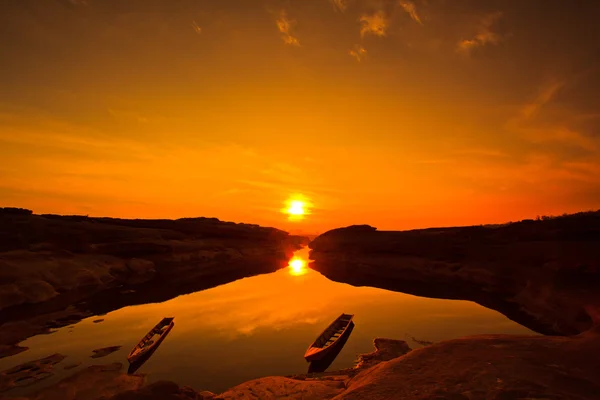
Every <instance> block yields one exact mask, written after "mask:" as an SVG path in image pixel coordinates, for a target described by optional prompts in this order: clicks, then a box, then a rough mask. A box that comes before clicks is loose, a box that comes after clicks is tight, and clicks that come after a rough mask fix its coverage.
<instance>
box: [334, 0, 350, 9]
mask: <svg viewBox="0 0 600 400" xmlns="http://www.w3.org/2000/svg"><path fill="white" fill-rule="evenodd" d="M329 1H330V2H331V3H332V4H333V6H334V7H335V9H336V10H339V11H341V12H344V11H346V9H347V8H348V0H329Z"/></svg>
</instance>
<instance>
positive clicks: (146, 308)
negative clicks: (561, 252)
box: [0, 250, 533, 396]
mask: <svg viewBox="0 0 600 400" xmlns="http://www.w3.org/2000/svg"><path fill="white" fill-rule="evenodd" d="M297 256H298V257H300V258H306V250H303V251H300V252H299V253H298V254H297ZM342 312H345V313H353V314H355V317H354V321H355V324H356V325H355V327H354V330H353V332H352V334H351V335H350V337H349V340H348V342H347V343H346V345H345V346H344V348H343V349H342V351H341V352H340V354H339V355H338V357H337V358H336V360H335V361H334V362H333V364H332V365H331V366H330V368H329V370H334V369H340V368H346V367H351V366H352V365H353V364H354V360H355V359H356V356H357V355H358V354H360V353H368V352H371V351H373V346H372V341H373V339H374V338H375V337H389V338H395V339H404V340H407V342H408V343H409V345H410V346H411V347H412V348H418V347H420V345H419V344H418V343H415V342H414V341H413V340H412V339H410V337H411V336H412V337H414V338H416V339H417V340H419V341H423V340H426V341H433V342H437V341H441V340H445V339H452V338H458V337H461V336H465V335H474V334H486V333H507V334H533V332H532V331H530V330H529V329H527V328H525V327H523V326H520V325H518V324H517V323H515V322H513V321H511V320H509V319H508V318H506V317H505V316H503V315H502V314H500V313H498V312H496V311H492V310H489V309H486V308H484V307H482V306H480V305H478V304H475V303H472V302H468V301H456V300H438V299H429V298H424V297H416V296H412V295H407V294H403V293H396V292H390V291H386V290H381V289H374V288H366V287H364V288H357V287H353V286H349V285H346V284H341V283H336V282H332V281H330V280H328V279H327V278H325V277H324V276H322V275H321V274H319V273H318V272H315V271H312V270H309V269H306V268H292V267H290V268H288V269H283V270H280V271H278V272H275V273H271V274H266V275H259V276H254V277H251V278H246V279H241V280H238V281H235V282H232V283H229V284H226V285H223V286H219V287H216V288H213V289H209V290H205V291H201V292H197V293H193V294H189V295H183V296H180V297H177V298H175V299H172V300H169V301H166V302H164V303H158V304H145V305H140V306H132V307H125V308H122V309H120V310H117V311H114V312H111V313H109V314H107V315H104V316H102V317H92V318H88V319H86V320H83V321H81V322H80V323H78V324H76V325H75V326H74V327H65V328H62V329H59V330H57V331H56V332H54V333H52V334H49V335H39V336H35V337H32V338H30V339H28V340H26V341H25V342H23V343H22V345H23V346H27V347H29V348H30V349H29V350H27V351H25V352H23V353H21V354H18V355H16V356H13V357H8V358H4V359H0V370H4V369H7V368H10V367H13V366H15V365H18V364H21V363H23V362H26V361H31V360H35V359H39V358H42V357H46V356H49V355H51V354H54V353H60V354H64V355H66V356H67V358H66V359H65V360H64V361H62V362H61V363H60V364H58V365H57V366H56V371H57V376H55V377H52V378H49V379H46V380H43V381H41V382H39V383H37V384H35V385H32V386H30V387H27V388H19V389H15V390H11V391H9V392H6V393H3V394H4V395H6V396H18V395H22V394H26V393H30V392H32V391H35V390H37V389H39V388H41V387H43V386H47V385H49V384H52V383H54V382H56V381H58V380H59V379H62V378H63V377H65V376H66V375H67V374H72V373H74V372H76V371H78V370H80V369H81V368H83V367H85V366H86V365H93V364H102V363H112V362H122V363H123V364H124V365H125V368H126V366H127V354H128V353H129V351H130V350H131V348H132V347H133V346H134V345H135V344H136V343H137V342H138V341H139V339H140V338H141V337H143V336H144V335H145V334H146V333H147V332H148V331H149V330H150V329H151V328H152V327H153V326H154V325H155V324H156V323H157V322H158V321H159V320H160V319H161V318H163V317H165V316H173V317H175V327H174V328H173V330H172V331H171V332H170V333H169V335H168V336H167V337H166V339H165V341H164V342H163V343H162V345H161V346H160V347H159V348H158V350H157V351H156V352H155V353H154V355H153V356H152V357H151V358H150V359H149V360H148V361H147V362H146V363H145V364H144V365H143V366H142V367H141V368H140V369H139V370H138V373H145V374H148V380H149V381H150V382H152V381H156V380H172V381H175V382H177V383H178V384H180V385H188V386H191V387H193V388H195V389H197V390H210V391H213V392H216V393H219V392H222V391H224V390H225V389H227V388H230V387H232V386H235V385H236V384H239V383H241V382H244V381H247V380H250V379H254V378H258V377H263V376H269V375H291V374H297V373H305V372H306V371H307V369H308V364H307V363H306V361H305V360H304V358H303V355H304V352H305V350H306V348H307V347H308V345H309V344H310V343H311V342H312V341H313V340H314V339H315V338H316V336H317V335H318V334H319V333H320V332H321V331H322V330H323V329H324V328H325V327H326V326H327V325H328V324H329V323H330V322H331V321H333V320H334V319H335V318H336V317H337V316H339V315H340V314H341V313H342ZM99 318H103V319H104V321H102V322H97V323H94V322H93V321H94V320H98V319H99ZM113 345H121V346H123V347H122V348H121V350H119V351H117V352H115V353H112V354H110V355H108V356H106V357H104V358H99V359H91V358H90V356H91V355H92V350H93V349H97V348H101V347H106V346H113ZM79 362H81V363H82V364H81V366H79V367H77V368H75V369H72V370H69V371H65V370H64V369H63V368H62V366H63V365H68V364H73V363H79Z"/></svg>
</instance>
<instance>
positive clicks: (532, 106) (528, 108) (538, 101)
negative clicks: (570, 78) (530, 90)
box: [521, 80, 565, 119]
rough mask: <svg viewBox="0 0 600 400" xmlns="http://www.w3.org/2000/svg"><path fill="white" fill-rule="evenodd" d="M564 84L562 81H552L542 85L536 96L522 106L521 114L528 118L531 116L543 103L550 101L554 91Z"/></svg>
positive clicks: (554, 93)
mask: <svg viewBox="0 0 600 400" xmlns="http://www.w3.org/2000/svg"><path fill="white" fill-rule="evenodd" d="M564 85H565V82H564V81H556V80H555V81H552V82H550V83H549V84H546V85H544V86H543V87H542V88H541V90H540V91H539V93H538V95H537V96H536V98H535V99H534V100H533V101H532V102H531V103H529V104H526V105H525V106H523V108H522V110H521V114H522V116H523V117H524V118H526V119H528V118H531V117H533V116H534V115H535V114H536V113H537V112H538V110H540V109H541V108H542V107H544V105H546V104H547V103H548V102H550V101H551V100H552V99H553V98H554V96H555V95H556V93H557V92H558V91H559V90H560V89H561V88H562V87H563V86H564Z"/></svg>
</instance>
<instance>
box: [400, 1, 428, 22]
mask: <svg viewBox="0 0 600 400" xmlns="http://www.w3.org/2000/svg"><path fill="white" fill-rule="evenodd" d="M400 7H402V8H403V9H404V11H406V12H407V13H408V15H410V17H411V18H412V19H413V20H414V21H415V22H417V23H419V24H421V25H422V24H423V22H421V18H420V17H419V14H417V7H416V6H415V3H413V2H412V1H406V0H400Z"/></svg>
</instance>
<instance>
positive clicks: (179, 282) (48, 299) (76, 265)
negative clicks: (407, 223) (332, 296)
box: [0, 208, 308, 357]
mask: <svg viewBox="0 0 600 400" xmlns="http://www.w3.org/2000/svg"><path fill="white" fill-rule="evenodd" d="M307 242H308V240H307V239H306V238H303V237H300V236H292V235H289V234H288V233H287V232H284V231H281V230H278V229H275V228H265V227H260V226H257V225H250V224H236V223H233V222H222V221H219V220H218V219H216V218H184V219H178V220H128V219H114V218H90V217H86V216H59V215H34V214H33V213H32V212H31V211H29V210H24V209H13V208H10V209H9V208H4V209H3V208H0V324H1V325H0V357H1V356H2V355H10V354H15V353H16V352H18V351H20V350H23V349H21V348H18V347H16V346H15V344H16V343H18V342H19V341H21V340H23V339H25V338H27V337H28V336H31V335H33V334H37V333H41V332H43V331H47V330H48V329H49V328H57V327H61V326H66V325H68V324H72V323H74V322H77V321H79V320H80V319H82V318H84V317H87V316H90V315H98V314H103V313H106V312H110V311H112V310H115V309H118V308H120V307H123V306H126V305H133V304H142V303H148V302H158V301H165V300H168V299H170V298H173V297H175V296H178V295H180V294H185V293H191V292H194V291H198V290H202V289H206V288H210V287H213V286H216V285H219V284H223V283H227V282H230V281H233V280H236V279H240V278H243V277H247V276H252V275H256V274H260V273H268V272H273V271H275V270H277V269H279V268H281V267H283V266H285V264H286V263H287V260H288V259H289V257H290V256H291V255H292V253H293V252H294V251H295V250H298V249H300V248H301V247H302V245H304V244H306V243H307Z"/></svg>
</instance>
